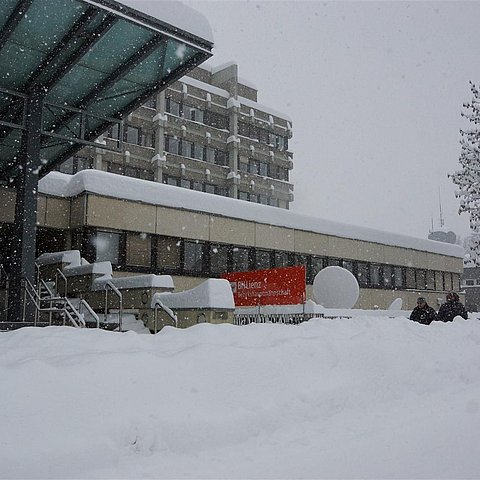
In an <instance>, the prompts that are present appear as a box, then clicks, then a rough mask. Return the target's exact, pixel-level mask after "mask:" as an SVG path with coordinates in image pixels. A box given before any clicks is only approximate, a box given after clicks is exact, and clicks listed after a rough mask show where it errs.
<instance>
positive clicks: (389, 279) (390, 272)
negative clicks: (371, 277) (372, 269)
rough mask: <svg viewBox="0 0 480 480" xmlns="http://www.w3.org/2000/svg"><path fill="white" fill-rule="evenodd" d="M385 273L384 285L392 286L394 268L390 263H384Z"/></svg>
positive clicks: (386, 286) (383, 270)
mask: <svg viewBox="0 0 480 480" xmlns="http://www.w3.org/2000/svg"><path fill="white" fill-rule="evenodd" d="M382 273H383V286H384V287H385V288H391V287H392V285H393V282H392V280H393V278H392V277H393V269H392V267H391V266H390V265H384V266H383V268H382Z"/></svg>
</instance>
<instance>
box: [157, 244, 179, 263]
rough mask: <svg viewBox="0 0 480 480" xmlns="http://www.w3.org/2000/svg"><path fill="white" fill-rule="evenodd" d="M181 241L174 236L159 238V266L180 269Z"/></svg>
mask: <svg viewBox="0 0 480 480" xmlns="http://www.w3.org/2000/svg"><path fill="white" fill-rule="evenodd" d="M180 247H181V241H180V240H179V239H178V238H173V237H158V238H157V267H159V268H160V269H162V270H175V271H178V270H179V269H180Z"/></svg>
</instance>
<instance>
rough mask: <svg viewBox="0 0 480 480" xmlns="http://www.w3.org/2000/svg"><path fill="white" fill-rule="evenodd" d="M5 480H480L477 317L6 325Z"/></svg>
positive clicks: (0, 401)
mask: <svg viewBox="0 0 480 480" xmlns="http://www.w3.org/2000/svg"><path fill="white" fill-rule="evenodd" d="M0 379H1V380H0V381H1V387H2V388H1V390H2V395H1V396H0V420H1V421H0V425H1V429H0V445H1V448H0V477H1V478H9V479H14V478H65V479H66V478H393V477H395V478H478V474H479V472H480V445H479V442H478V432H479V431H480V408H479V407H480V322H478V321H477V320H468V321H464V320H461V321H457V320H455V321H454V322H452V323H448V324H444V323H438V322H435V323H433V324H432V325H430V326H428V327H427V326H424V325H420V324H417V323H413V322H410V321H408V320H407V319H405V318H396V319H387V318H378V317H375V318H374V317H363V318H354V319H349V320H347V319H342V320H339V319H334V320H320V319H316V320H311V321H309V322H306V323H304V324H301V325H298V326H294V325H271V324H270V325H269V324H263V325H256V324H253V325H249V326H245V327H235V326H232V325H216V326H214V325H209V324H202V325H198V326H195V327H192V328H189V329H187V330H177V329H174V328H169V327H167V328H165V329H164V330H162V331H161V332H160V333H159V334H158V335H155V336H153V335H139V334H136V333H134V332H127V333H125V334H118V333H112V332H104V331H96V330H76V329H72V328H68V327H50V328H44V329H35V328H25V329H21V330H18V331H14V332H10V333H2V334H0Z"/></svg>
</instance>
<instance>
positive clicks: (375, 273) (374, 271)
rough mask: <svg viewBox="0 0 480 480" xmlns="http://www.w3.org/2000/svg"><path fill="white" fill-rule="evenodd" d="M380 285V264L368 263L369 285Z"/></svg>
mask: <svg viewBox="0 0 480 480" xmlns="http://www.w3.org/2000/svg"><path fill="white" fill-rule="evenodd" d="M381 285H382V283H381V277H380V265H375V264H370V286H371V287H372V288H379V287H380V286H381Z"/></svg>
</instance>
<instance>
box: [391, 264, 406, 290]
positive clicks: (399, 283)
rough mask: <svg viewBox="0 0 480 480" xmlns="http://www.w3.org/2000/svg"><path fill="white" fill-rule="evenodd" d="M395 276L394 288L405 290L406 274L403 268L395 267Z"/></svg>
mask: <svg viewBox="0 0 480 480" xmlns="http://www.w3.org/2000/svg"><path fill="white" fill-rule="evenodd" d="M393 274H394V286H395V288H403V283H404V282H403V279H404V273H403V268H402V267H394V269H393Z"/></svg>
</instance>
